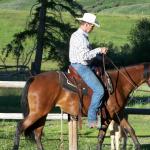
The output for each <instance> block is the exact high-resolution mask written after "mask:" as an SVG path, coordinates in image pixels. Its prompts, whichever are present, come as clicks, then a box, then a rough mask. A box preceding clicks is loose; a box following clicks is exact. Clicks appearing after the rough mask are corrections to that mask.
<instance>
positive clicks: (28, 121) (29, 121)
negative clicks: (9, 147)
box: [13, 113, 42, 150]
mask: <svg viewBox="0 0 150 150" xmlns="http://www.w3.org/2000/svg"><path fill="white" fill-rule="evenodd" d="M41 117H42V116H41V115H39V114H37V113H31V114H29V115H28V116H27V117H26V118H25V119H24V120H22V121H21V122H19V123H18V125H17V129H16V134H15V139H14V146H13V150H18V149H19V141H20V135H21V133H22V132H23V131H25V130H26V129H27V128H29V127H30V126H31V125H33V124H34V123H35V122H36V121H37V120H38V119H40V118H41Z"/></svg>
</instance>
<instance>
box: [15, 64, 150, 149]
mask: <svg viewBox="0 0 150 150" xmlns="http://www.w3.org/2000/svg"><path fill="white" fill-rule="evenodd" d="M60 74H61V72H56V71H50V72H46V73H41V74H39V75H36V76H34V77H31V78H30V79H29V80H28V81H27V83H26V86H25V88H24V90H23V94H22V104H23V106H24V117H25V118H24V119H23V120H22V121H21V122H19V123H18V125H17V129H16V134H15V139H14V146H13V150H18V149H19V141H20V134H21V133H22V132H25V134H26V133H27V132H29V131H34V138H35V141H36V144H37V148H38V150H43V146H42V143H41V135H42V131H43V127H44V125H45V121H46V116H47V114H48V113H49V112H50V111H51V110H52V108H54V107H55V106H59V107H60V108H61V109H62V110H63V111H64V112H66V113H68V114H71V115H74V116H78V114H79V112H80V106H81V105H80V100H79V95H78V94H77V93H76V92H73V91H70V90H68V89H65V88H63V87H62V84H61V82H60ZM108 74H109V76H110V78H111V80H112V84H113V87H114V92H113V93H112V94H111V95H109V99H108V100H107V101H106V102H105V105H103V108H102V109H101V110H102V111H101V114H102V115H101V128H100V129H99V134H98V146H97V149H101V146H102V143H103V140H104V137H105V133H106V130H107V128H108V125H109V123H110V121H111V120H115V121H116V122H118V123H119V124H120V125H121V126H122V127H123V128H124V129H125V130H126V131H127V132H128V133H129V134H130V135H131V138H132V140H133V142H134V144H135V148H136V149H138V150H139V149H140V144H139V142H138V139H137V137H136V135H135V132H134V130H133V128H132V127H131V125H130V124H129V123H128V121H127V120H126V119H125V118H124V114H123V109H124V107H125V105H126V104H127V98H128V96H129V94H130V92H132V91H133V90H134V89H135V88H137V87H138V86H140V85H141V84H142V83H144V82H147V83H148V84H149V85H150V63H143V64H139V65H134V66H128V67H124V68H121V69H118V70H112V71H108ZM82 102H83V104H82V108H81V109H82V111H81V112H83V115H87V111H88V107H89V105H90V101H87V100H84V97H83V101H82Z"/></svg>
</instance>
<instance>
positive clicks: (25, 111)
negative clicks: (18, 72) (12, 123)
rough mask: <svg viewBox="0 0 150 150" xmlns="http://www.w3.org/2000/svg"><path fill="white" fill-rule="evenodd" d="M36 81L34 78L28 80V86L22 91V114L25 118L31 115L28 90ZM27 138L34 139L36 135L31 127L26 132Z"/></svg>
mask: <svg viewBox="0 0 150 150" xmlns="http://www.w3.org/2000/svg"><path fill="white" fill-rule="evenodd" d="M33 80H34V77H31V78H29V79H28V80H27V82H26V85H25V87H24V89H23V91H22V96H21V108H22V113H23V117H24V118H25V117H26V116H28V114H29V105H28V98H27V97H28V89H29V86H30V84H31V83H32V81H33ZM24 134H25V136H26V137H31V138H33V137H34V133H33V132H32V130H31V129H30V127H29V128H28V129H26V130H25V132H24Z"/></svg>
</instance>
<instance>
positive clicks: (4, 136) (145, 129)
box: [0, 116, 150, 150]
mask: <svg viewBox="0 0 150 150" xmlns="http://www.w3.org/2000/svg"><path fill="white" fill-rule="evenodd" d="M141 120H142V121H141ZM149 121H150V116H129V122H130V123H131V124H132V126H133V127H134V129H135V131H136V134H137V135H138V139H139V141H140V143H141V144H142V147H143V148H142V150H149V148H150V145H149V143H150V130H149V124H148V123H146V122H149ZM86 122H87V121H86V118H83V124H82V125H83V126H82V129H81V130H80V129H79V132H78V138H79V140H78V144H79V150H94V149H95V147H96V144H97V134H98V130H96V129H89V128H88V127H87V123H86ZM143 122H144V124H143ZM16 123H17V122H16V121H5V120H3V121H0V145H1V147H0V150H9V149H11V148H12V145H13V137H14V133H15V127H16ZM60 137H61V126H60V120H59V121H47V122H46V125H45V128H44V134H43V138H42V143H43V145H44V147H45V150H60V146H62V144H63V147H64V150H67V149H68V124H67V121H65V120H64V121H63V143H61V141H60ZM20 149H21V150H35V149H36V145H35V143H32V142H30V141H29V140H26V139H25V138H24V136H21V142H20ZM103 149H104V150H108V149H110V138H109V131H107V135H106V138H105V141H104V145H103ZM132 149H134V146H133V143H132V140H131V138H130V137H129V138H128V141H127V150H132Z"/></svg>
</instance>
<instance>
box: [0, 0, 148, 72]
mask: <svg viewBox="0 0 150 150" xmlns="http://www.w3.org/2000/svg"><path fill="white" fill-rule="evenodd" d="M77 2H81V4H83V5H84V6H85V7H90V6H92V5H95V6H96V7H110V6H111V8H109V9H105V10H104V11H102V12H99V13H97V16H98V20H99V22H100V24H101V27H100V28H95V29H94V31H93V33H91V36H90V40H91V43H93V42H94V43H97V45H99V44H100V43H109V42H112V43H114V45H116V46H122V45H124V44H126V43H128V42H129V41H128V36H129V32H130V30H131V28H133V27H134V25H135V23H136V21H137V20H139V19H141V18H143V17H148V18H149V17H150V13H149V9H148V8H149V0H141V1H138V0H134V1H131V0H115V1H114V0H106V1H104V3H103V4H102V5H98V4H97V3H100V1H97V0H93V1H90V0H77ZM34 3H35V0H33V1H30V0H26V1H24V0H0V9H1V11H0V51H1V50H2V49H3V48H4V47H5V46H6V44H8V43H9V42H10V41H11V40H12V39H13V35H14V34H15V33H18V32H21V31H23V30H24V29H25V27H26V24H27V22H28V20H29V19H30V16H29V13H30V11H29V10H30V7H31V6H32V5H33V4H34ZM96 4H97V5H96ZM95 6H93V9H95ZM114 6H115V8H112V7H114ZM136 8H138V9H139V12H137V11H136V10H137V9H136ZM142 9H144V11H142ZM121 11H122V12H121ZM133 11H135V12H134V13H133ZM141 11H142V15H141ZM146 11H147V13H146ZM121 14H122V15H121ZM133 14H135V15H133ZM139 14H140V15H139ZM144 14H148V15H144ZM64 15H66V18H67V20H68V21H69V22H70V20H72V18H69V17H68V14H67V13H64ZM73 24H74V25H76V26H78V24H75V23H74V22H73ZM33 42H34V41H33V40H32V41H31V40H30V39H28V40H27V41H26V43H25V44H26V51H27V50H31V49H32V47H33ZM68 42H69V41H68ZM1 56H2V55H1V54H0V57H1ZM33 60H34V57H32V61H33ZM10 64H11V65H12V64H16V58H14V57H12V56H10V57H9V58H8V59H7V65H10ZM0 65H2V62H1V61H0ZM30 66H31V63H30V64H29V67H30ZM50 69H59V68H58V65H57V62H53V61H48V62H42V70H50Z"/></svg>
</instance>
